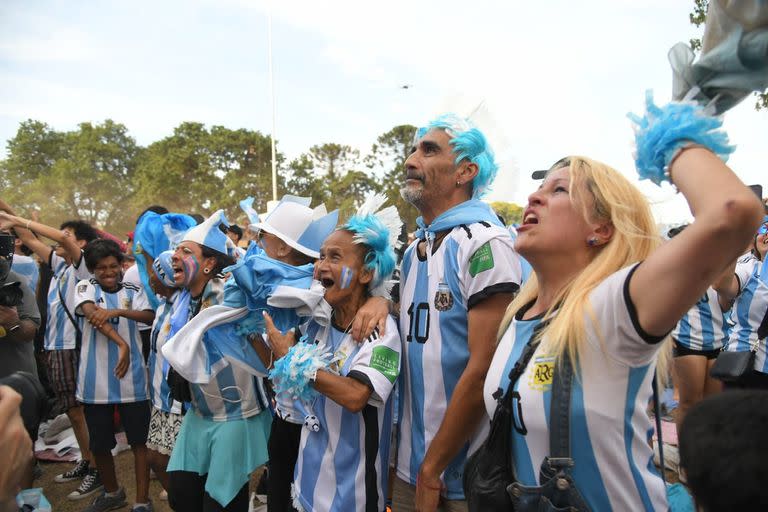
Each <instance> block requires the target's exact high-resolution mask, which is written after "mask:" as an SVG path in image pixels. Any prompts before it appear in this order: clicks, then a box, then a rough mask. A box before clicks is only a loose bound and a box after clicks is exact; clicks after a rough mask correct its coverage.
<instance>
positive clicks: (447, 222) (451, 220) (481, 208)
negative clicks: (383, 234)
mask: <svg viewBox="0 0 768 512" xmlns="http://www.w3.org/2000/svg"><path fill="white" fill-rule="evenodd" d="M483 221H485V222H488V223H490V224H494V225H496V226H502V224H501V221H500V220H499V217H498V216H497V215H496V213H495V212H494V211H493V210H492V209H491V207H490V206H488V205H487V204H486V203H484V202H482V201H480V200H479V199H470V200H468V201H464V202H463V203H460V204H457V205H456V206H454V207H453V208H451V209H449V210H446V211H444V212H443V213H441V214H440V215H438V216H437V218H435V220H433V221H432V224H430V225H429V226H427V225H425V224H424V219H423V218H422V217H419V218H418V219H416V225H418V226H419V229H417V230H416V238H421V239H422V240H425V239H426V238H427V236H428V234H429V233H431V234H432V235H431V238H434V235H435V233H438V232H440V231H445V230H447V229H452V228H455V227H456V226H460V225H462V224H472V223H475V222H483ZM502 227H503V226H502Z"/></svg>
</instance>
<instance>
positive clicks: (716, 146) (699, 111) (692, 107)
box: [627, 88, 735, 185]
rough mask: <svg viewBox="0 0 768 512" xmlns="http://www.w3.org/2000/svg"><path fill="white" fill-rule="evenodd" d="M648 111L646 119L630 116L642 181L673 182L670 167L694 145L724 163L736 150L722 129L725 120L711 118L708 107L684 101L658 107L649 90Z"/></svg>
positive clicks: (646, 102)
mask: <svg viewBox="0 0 768 512" xmlns="http://www.w3.org/2000/svg"><path fill="white" fill-rule="evenodd" d="M694 90H695V91H696V92H698V89H696V88H694V89H692V92H693V91H694ZM689 95H690V93H689ZM645 110H646V112H645V116H644V117H639V116H636V115H634V114H632V113H629V114H627V116H628V117H629V118H630V119H631V120H632V122H633V123H634V126H633V128H634V129H635V154H634V157H635V167H636V169H637V173H638V175H639V176H640V179H641V180H651V181H653V182H654V183H655V184H656V185H660V184H661V182H662V181H667V182H670V183H672V180H671V177H670V174H669V167H670V165H671V164H672V162H673V161H674V159H675V158H676V157H677V156H678V155H679V154H680V152H681V151H683V150H684V149H687V148H688V147H690V146H692V145H698V146H703V147H704V148H706V149H708V150H709V151H712V152H713V153H715V154H716V155H717V156H718V157H720V159H721V160H723V161H724V162H726V161H728V155H730V154H731V153H733V151H734V150H735V147H734V146H731V145H729V143H728V142H729V141H728V135H727V134H726V133H725V131H723V130H722V126H723V121H722V118H720V117H717V116H713V115H710V111H711V109H710V108H709V107H704V106H702V105H699V104H697V103H695V102H691V101H685V100H684V101H681V102H672V103H669V104H667V105H665V106H663V107H658V106H656V105H655V104H654V103H653V93H652V91H647V92H646V98H645Z"/></svg>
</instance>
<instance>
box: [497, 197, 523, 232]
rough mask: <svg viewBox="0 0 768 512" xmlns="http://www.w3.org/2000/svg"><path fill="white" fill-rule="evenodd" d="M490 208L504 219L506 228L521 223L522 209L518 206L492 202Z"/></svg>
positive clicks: (504, 202) (503, 202)
mask: <svg viewBox="0 0 768 512" xmlns="http://www.w3.org/2000/svg"><path fill="white" fill-rule="evenodd" d="M491 208H493V211H495V212H496V213H497V214H499V215H501V216H502V217H503V218H504V222H506V224H507V226H509V225H510V224H519V223H521V222H522V221H523V207H522V206H520V205H518V204H515V203H508V202H506V201H494V202H493V203H491Z"/></svg>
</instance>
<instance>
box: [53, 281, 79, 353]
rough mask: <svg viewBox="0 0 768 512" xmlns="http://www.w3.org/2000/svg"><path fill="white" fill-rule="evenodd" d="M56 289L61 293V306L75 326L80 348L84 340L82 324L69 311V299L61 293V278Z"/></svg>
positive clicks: (77, 348)
mask: <svg viewBox="0 0 768 512" xmlns="http://www.w3.org/2000/svg"><path fill="white" fill-rule="evenodd" d="M75 286H77V284H75ZM56 291H57V292H58V293H59V301H60V302H61V307H63V308H64V312H65V313H66V314H67V318H69V321H70V322H72V325H73V326H74V327H75V349H76V350H80V345H81V343H82V340H83V332H82V331H81V330H80V326H79V325H78V324H77V321H76V320H75V318H74V317H73V316H72V313H70V312H69V308H68V307H67V301H66V300H65V299H64V295H62V293H61V279H59V280H57V281H56Z"/></svg>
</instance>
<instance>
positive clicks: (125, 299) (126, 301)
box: [121, 297, 131, 309]
mask: <svg viewBox="0 0 768 512" xmlns="http://www.w3.org/2000/svg"><path fill="white" fill-rule="evenodd" d="M121 306H122V309H131V299H130V298H128V297H123V300H122V301H121Z"/></svg>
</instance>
